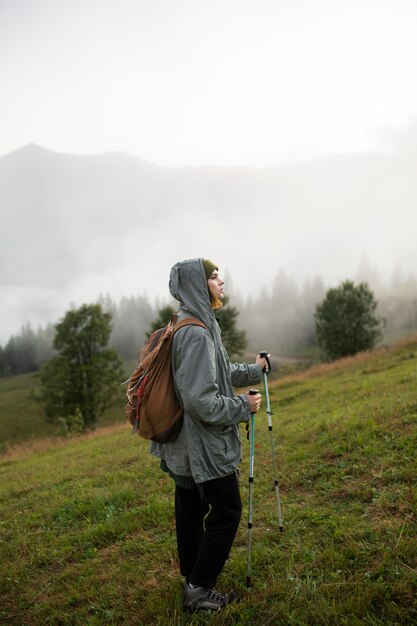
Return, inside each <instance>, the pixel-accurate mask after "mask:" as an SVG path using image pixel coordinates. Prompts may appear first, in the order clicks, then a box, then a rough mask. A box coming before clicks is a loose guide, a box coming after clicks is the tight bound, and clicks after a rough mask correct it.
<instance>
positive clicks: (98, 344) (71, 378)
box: [41, 304, 123, 429]
mask: <svg viewBox="0 0 417 626" xmlns="http://www.w3.org/2000/svg"><path fill="white" fill-rule="evenodd" d="M110 333H111V315H110V314H109V313H103V311H102V309H101V307H100V305H99V304H90V305H87V304H84V305H83V306H81V307H80V308H79V309H73V310H71V311H68V312H67V313H66V315H65V317H64V318H63V319H62V320H61V321H60V322H59V323H58V324H57V325H56V334H55V338H54V348H55V350H56V351H57V355H56V356H55V357H53V358H52V359H51V360H50V361H49V362H48V363H47V364H46V365H45V367H44V368H43V370H42V373H41V380H42V389H43V393H42V399H43V401H44V406H45V413H46V417H47V419H49V420H52V421H53V420H56V419H58V418H60V417H61V418H62V417H64V418H66V419H67V420H68V421H69V422H70V421H71V419H72V418H73V416H74V415H77V411H78V412H81V414H82V416H83V420H84V424H85V427H86V428H91V429H94V428H95V427H96V423H97V420H98V419H99V418H100V417H101V415H102V414H103V412H104V411H105V409H106V408H107V407H108V406H109V405H110V404H111V402H112V400H113V399H114V397H115V394H116V391H117V389H118V387H119V385H120V381H121V379H122V377H123V372H122V369H121V362H120V359H119V357H118V355H117V353H116V351H115V350H112V349H108V348H107V343H108V341H109V337H110Z"/></svg>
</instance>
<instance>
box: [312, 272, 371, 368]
mask: <svg viewBox="0 0 417 626" xmlns="http://www.w3.org/2000/svg"><path fill="white" fill-rule="evenodd" d="M376 308H377V302H376V300H375V298H374V295H373V293H372V291H371V290H370V289H369V287H368V285H367V284H366V283H360V284H359V285H355V284H354V283H353V282H352V281H349V280H347V281H345V282H343V283H342V284H341V285H340V286H339V287H336V288H334V289H329V291H328V292H327V293H326V297H325V299H324V300H323V302H322V303H321V304H318V305H317V306H316V313H315V318H316V331H317V339H318V342H319V346H320V347H321V348H322V349H323V350H324V352H325V354H326V355H327V357H328V358H329V359H331V360H334V359H337V358H340V357H344V356H350V355H353V354H356V353H357V352H361V351H363V350H369V349H371V348H373V347H374V345H375V343H376V342H377V340H378V339H380V337H381V335H382V332H381V328H382V325H383V320H382V318H380V317H378V316H377V315H376Z"/></svg>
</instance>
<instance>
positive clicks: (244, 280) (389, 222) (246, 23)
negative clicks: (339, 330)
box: [0, 0, 417, 344]
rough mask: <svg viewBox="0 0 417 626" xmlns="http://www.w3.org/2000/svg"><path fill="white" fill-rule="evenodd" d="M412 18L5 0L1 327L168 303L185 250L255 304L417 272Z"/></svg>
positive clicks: (376, 5) (369, 8) (407, 2)
mask: <svg viewBox="0 0 417 626" xmlns="http://www.w3.org/2000/svg"><path fill="white" fill-rule="evenodd" d="M416 30H417V5H416V4H415V3H414V2H412V1H411V0H360V1H359V0H352V1H351V2H349V3H347V2H345V1H344V0H317V2H309V1H308V0H294V1H292V2H288V1H286V0H285V1H283V2H275V0H257V1H256V2H254V1H252V0H225V1H224V0H222V1H220V0H213V1H212V2H210V3H207V2H200V1H191V0H176V1H175V2H167V1H166V0H154V1H153V2H133V1H132V0H117V2H116V0H100V1H99V0H91V2H88V3H85V2H81V0H71V2H70V1H69V0H62V2H59V3H56V2H53V0H38V1H37V2H36V3H27V2H26V1H24V0H15V1H14V2H13V3H8V2H2V1H1V0H0V80H1V84H2V98H1V99H0V120H1V132H0V298H1V322H2V323H1V325H0V344H4V343H5V342H6V341H7V340H8V338H9V336H10V334H11V333H16V332H18V331H19V329H20V327H21V326H22V324H24V323H26V322H28V321H29V322H30V323H31V324H32V326H33V327H34V328H36V327H37V325H39V324H41V325H45V324H46V323H47V322H55V321H57V319H58V318H59V317H61V316H62V315H63V314H64V312H65V311H66V310H67V309H68V307H69V306H70V305H71V304H72V303H73V304H81V303H82V302H91V301H95V300H96V299H97V298H98V297H99V296H100V294H107V293H109V294H110V295H111V296H112V297H113V298H115V299H116V300H117V299H118V298H121V297H122V296H129V295H138V294H143V295H146V296H147V297H148V298H149V299H150V301H151V302H152V303H154V302H155V301H156V299H157V298H158V299H159V301H161V302H163V301H165V300H167V299H168V298H169V294H168V286H167V285H168V277H169V269H170V267H171V266H172V265H173V263H175V262H176V261H177V260H179V259H183V258H187V257H195V256H206V257H209V258H212V259H213V260H215V261H216V262H217V263H218V264H219V266H220V269H221V271H222V272H223V274H225V275H226V277H227V283H226V289H227V290H229V293H232V294H236V298H237V296H239V297H240V298H243V299H244V300H245V301H246V300H247V299H248V298H250V297H255V298H258V296H259V294H260V293H261V292H262V289H264V290H265V293H268V292H270V291H271V290H272V287H273V284H274V280H275V278H276V276H277V275H278V273H279V272H280V270H282V271H283V272H285V273H286V275H287V276H290V277H291V279H293V280H294V281H295V283H296V285H297V288H298V289H299V290H300V291H302V290H303V288H304V284H305V282H306V281H310V282H313V281H314V280H316V278H317V277H319V278H320V280H321V281H322V282H323V285H324V286H325V287H330V286H334V285H335V284H337V283H339V282H340V281H341V280H344V279H346V278H351V279H355V278H356V277H357V276H359V275H360V273H361V271H362V270H363V267H364V259H367V261H366V264H367V266H368V269H367V272H366V275H367V276H371V277H373V278H374V279H375V280H374V283H375V285H376V286H377V287H378V285H379V286H381V285H382V286H385V287H388V286H390V285H391V283H392V279H393V276H394V277H395V276H399V275H402V277H403V279H404V281H406V279H407V276H408V275H409V274H410V273H411V274H414V273H415V268H416V261H417V258H416V257H417V253H416V246H415V232H416V199H417V189H416V185H417V183H416V177H415V171H416V167H415V166H416V159H417V123H416V112H417V82H416V81H414V80H413V78H412V77H413V76H414V71H415V68H414V65H415V58H417V38H416V37H415V32H416ZM362 274H363V271H362Z"/></svg>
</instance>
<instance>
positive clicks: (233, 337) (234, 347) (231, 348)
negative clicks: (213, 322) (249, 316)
mask: <svg viewBox="0 0 417 626" xmlns="http://www.w3.org/2000/svg"><path fill="white" fill-rule="evenodd" d="M238 315H239V312H238V310H237V308H236V307H233V306H230V304H229V298H228V297H227V296H224V298H223V306H222V308H221V309H218V310H217V311H216V317H217V319H218V321H219V325H220V328H221V331H222V342H223V345H224V347H225V348H226V351H227V353H228V355H229V357H230V359H231V360H234V359H236V358H237V357H239V356H242V354H243V352H244V351H245V349H246V346H247V343H248V340H247V336H246V332H245V331H244V330H239V329H238V328H237V317H238Z"/></svg>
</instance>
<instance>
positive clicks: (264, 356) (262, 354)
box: [258, 350, 271, 374]
mask: <svg viewBox="0 0 417 626" xmlns="http://www.w3.org/2000/svg"><path fill="white" fill-rule="evenodd" d="M258 354H259V356H260V357H261V359H265V360H266V362H267V365H268V367H264V368H263V370H262V371H263V373H264V374H269V372H270V371H271V361H270V360H269V352H267V351H266V350H261V351H260V352H258Z"/></svg>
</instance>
